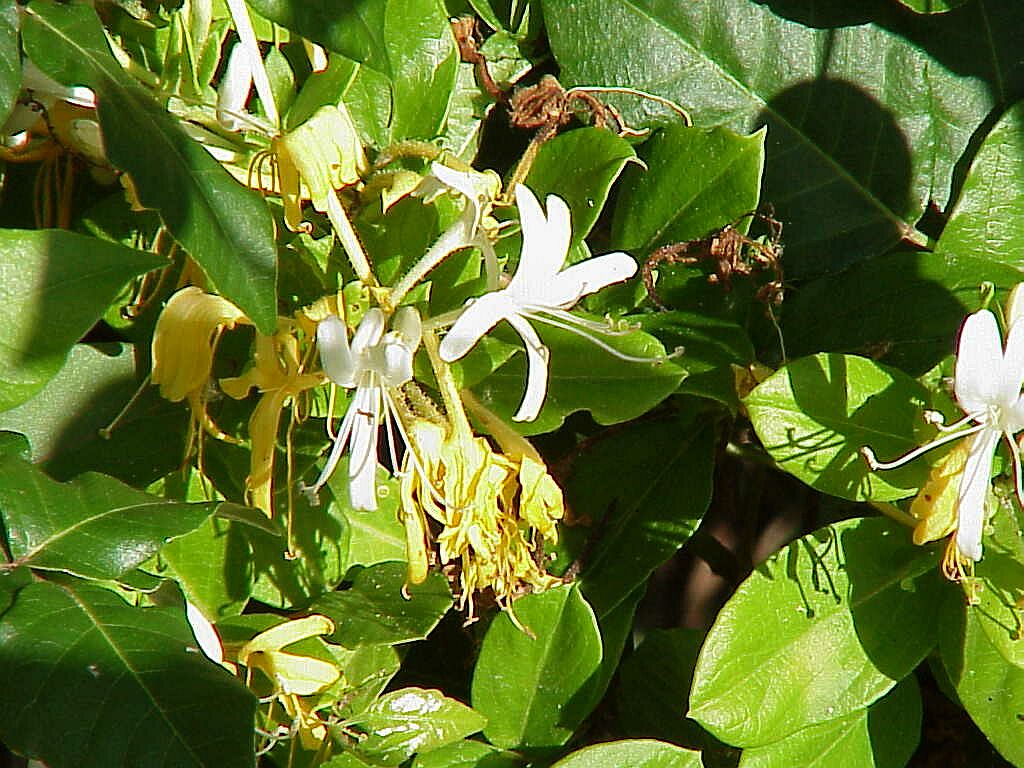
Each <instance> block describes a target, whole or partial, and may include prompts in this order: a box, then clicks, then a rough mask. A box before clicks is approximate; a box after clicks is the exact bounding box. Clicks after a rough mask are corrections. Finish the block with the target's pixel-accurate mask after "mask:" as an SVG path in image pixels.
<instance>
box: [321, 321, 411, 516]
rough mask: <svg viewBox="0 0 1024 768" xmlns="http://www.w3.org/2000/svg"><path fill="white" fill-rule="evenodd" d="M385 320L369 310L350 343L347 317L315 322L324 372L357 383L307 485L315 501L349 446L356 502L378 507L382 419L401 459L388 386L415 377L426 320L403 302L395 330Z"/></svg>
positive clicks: (343, 384)
mask: <svg viewBox="0 0 1024 768" xmlns="http://www.w3.org/2000/svg"><path fill="white" fill-rule="evenodd" d="M385 323H386V319H385V317H384V313H383V312H382V311H381V310H380V309H378V308H376V307H374V308H372V309H369V310H367V312H366V314H365V315H364V316H363V319H362V321H361V322H360V323H359V327H358V328H357V329H356V332H355V334H353V336H352V343H351V344H349V340H348V329H347V328H346V327H345V323H344V322H342V320H341V319H340V318H338V317H337V316H336V315H330V316H328V317H327V318H326V319H324V320H322V321H321V322H320V324H319V325H318V326H317V329H316V342H317V346H318V347H319V349H320V362H321V365H322V366H323V369H324V372H325V373H326V374H327V376H328V377H329V378H330V379H331V381H333V382H334V383H335V384H336V385H338V386H339V387H344V388H346V389H355V394H354V395H353V396H352V402H351V404H350V405H349V407H348V411H346V413H345V417H344V419H342V422H341V427H340V428H339V430H338V436H337V437H336V438H335V440H334V446H333V447H332V448H331V453H330V456H329V457H328V459H327V463H326V464H325V465H324V469H323V472H321V473H320V476H319V477H318V478H317V481H316V483H314V484H313V486H312V487H310V488H306V489H304V492H305V493H307V494H308V495H309V497H310V499H311V500H313V501H314V502H315V500H316V495H317V493H318V492H319V490H320V489H321V488H322V487H323V485H324V484H325V483H326V482H327V480H328V479H329V478H330V477H331V475H332V474H333V473H334V469H335V467H336V466H337V464H338V460H339V459H340V458H341V455H342V453H344V452H345V448H346V447H347V448H349V466H348V476H349V498H350V499H351V501H352V506H353V507H355V508H356V509H365V510H375V509H376V508H377V483H376V477H377V439H378V435H379V432H380V430H379V427H380V425H381V421H383V422H384V424H385V426H386V428H387V431H388V439H389V444H390V448H391V452H392V461H393V466H395V467H397V466H398V465H399V462H398V458H397V450H396V446H395V440H394V435H393V433H392V431H391V429H392V424H394V425H395V426H396V427H397V428H398V431H399V434H400V435H401V436H402V438H403V440H404V438H405V431H404V428H403V426H402V423H401V420H400V419H399V418H398V415H397V410H396V408H395V405H394V402H393V401H392V399H391V395H390V393H389V390H392V389H396V388H398V387H400V386H402V385H403V384H405V383H406V382H407V381H410V380H411V379H412V360H413V355H414V354H415V352H416V348H417V347H418V346H419V344H420V339H421V337H422V326H421V324H420V316H419V313H418V312H417V311H416V310H415V309H413V308H412V307H401V308H399V309H398V310H397V311H396V312H395V314H394V316H393V318H392V322H391V328H392V330H391V331H389V332H387V333H385V332H384V327H385Z"/></svg>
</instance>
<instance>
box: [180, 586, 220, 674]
mask: <svg viewBox="0 0 1024 768" xmlns="http://www.w3.org/2000/svg"><path fill="white" fill-rule="evenodd" d="M185 616H186V617H187V618H188V623H189V626H191V627H192V634H193V635H195V638H196V642H197V643H199V648H200V650H201V651H202V652H203V653H205V654H206V658H208V659H209V660H210V661H212V662H213V663H214V664H222V663H223V662H224V648H223V647H222V646H221V644H220V636H219V635H218V634H217V630H216V629H214V628H213V624H211V623H210V621H209V620H208V619H207V618H206V617H205V616H203V614H202V612H201V611H200V610H199V609H198V608H196V607H195V606H194V605H192V603H190V602H188V601H187V600H186V601H185Z"/></svg>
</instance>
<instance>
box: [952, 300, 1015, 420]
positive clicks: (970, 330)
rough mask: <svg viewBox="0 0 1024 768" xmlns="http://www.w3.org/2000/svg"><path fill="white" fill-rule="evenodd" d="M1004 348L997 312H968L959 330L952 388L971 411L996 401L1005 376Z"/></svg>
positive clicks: (964, 405) (961, 403) (961, 404)
mask: <svg viewBox="0 0 1024 768" xmlns="http://www.w3.org/2000/svg"><path fill="white" fill-rule="evenodd" d="M1002 368H1003V350H1002V343H1001V340H1000V338H999V326H998V325H997V324H996V318H995V315H993V314H992V313H991V312H989V311H988V310H987V309H982V310H980V311H978V312H975V313H974V314H973V315H969V316H968V317H967V319H966V320H965V321H964V325H963V328H962V329H961V330H960V343H959V346H958V349H957V355H956V368H955V369H954V373H953V375H954V384H953V389H954V391H955V392H956V399H957V401H958V402H959V403H960V407H962V408H963V409H964V410H965V411H967V412H968V413H978V412H980V411H984V410H985V408H987V407H988V406H989V405H994V404H995V403H996V398H997V397H998V394H999V388H1000V383H1001V379H1002V375H1001V372H1002Z"/></svg>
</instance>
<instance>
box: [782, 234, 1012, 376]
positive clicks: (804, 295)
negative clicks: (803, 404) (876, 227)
mask: <svg viewBox="0 0 1024 768" xmlns="http://www.w3.org/2000/svg"><path fill="white" fill-rule="evenodd" d="M947 231H948V230H947ZM969 252H971V251H970V250H969V249H966V248H965V249H963V251H962V253H960V254H958V253H953V252H949V251H947V252H943V253H923V252H900V253H888V254H885V255H884V256H879V257H877V258H872V259H868V260H866V261H863V262H861V263H859V264H855V265H854V266H852V267H850V268H849V269H847V270H845V271H843V272H840V273H839V274H837V275H828V276H825V277H822V278H820V279H818V280H814V281H812V282H810V283H808V284H806V285H803V286H801V287H800V290H798V291H793V293H792V294H791V295H789V296H787V297H786V301H785V303H784V304H783V305H782V334H783V337H784V338H785V340H786V351H787V353H788V354H790V355H791V356H793V357H801V356H804V355H810V354H814V353H815V352H825V351H827V352H849V353H854V354H861V355H865V356H867V357H872V358H875V359H877V360H881V361H883V362H884V363H886V364H887V365H893V366H896V367H897V368H900V369H902V370H904V371H906V372H908V373H911V374H913V375H920V374H922V373H924V372H925V371H927V370H928V369H930V368H931V367H932V366H934V365H935V364H936V363H937V362H939V360H941V359H942V358H944V357H946V355H948V354H950V353H951V352H952V351H953V342H954V339H955V338H956V335H957V331H958V330H959V328H960V324H961V323H962V322H963V320H964V317H965V316H966V315H967V314H968V313H970V312H974V311H976V310H977V309H978V307H979V303H980V299H981V293H980V290H979V288H980V286H981V283H982V282H985V281H987V282H991V283H992V284H993V285H995V286H996V289H997V299H998V300H1002V299H1004V298H1005V296H1006V294H1007V293H1008V292H1009V290H1010V289H1012V288H1013V286H1015V285H1016V284H1017V283H1018V282H1020V281H1021V278H1022V277H1024V275H1022V274H1021V272H1020V271H1019V270H1018V269H1016V268H1015V267H1012V266H1009V265H1004V264H998V263H995V262H992V261H989V260H988V259H985V258H976V257H974V256H969V255H965V254H967V253H969ZM910 308H912V311H908V309H910Z"/></svg>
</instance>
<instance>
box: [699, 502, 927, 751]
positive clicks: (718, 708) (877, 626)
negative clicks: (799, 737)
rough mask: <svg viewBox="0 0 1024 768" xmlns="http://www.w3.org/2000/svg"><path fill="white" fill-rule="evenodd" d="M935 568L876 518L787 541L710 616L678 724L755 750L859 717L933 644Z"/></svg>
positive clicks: (905, 535)
mask: <svg viewBox="0 0 1024 768" xmlns="http://www.w3.org/2000/svg"><path fill="white" fill-rule="evenodd" d="M937 565H938V552H937V550H936V548H934V547H932V548H928V549H925V548H921V547H915V546H914V545H913V544H912V543H911V541H910V534H909V531H907V530H906V529H904V528H901V527H898V526H897V525H896V524H895V523H892V522H891V521H889V520H887V519H884V518H868V519H859V520H847V521H844V522H842V523H839V524H838V525H835V526H831V527H829V528H824V529H821V530H820V531H818V532H817V533H816V534H814V535H811V536H806V537H804V538H803V539H800V540H798V541H796V542H795V543H793V544H792V545H790V546H789V547H788V548H787V549H785V550H783V551H782V552H780V553H779V554H777V555H775V556H774V557H773V558H772V559H770V560H769V561H768V562H767V563H765V564H764V565H763V566H761V567H759V568H758V569H757V570H756V571H755V572H754V573H753V574H752V575H751V576H750V577H749V578H748V579H747V580H746V581H745V582H744V583H743V584H742V585H741V586H740V588H739V590H737V592H736V593H735V594H734V595H733V596H732V597H731V598H730V599H729V602H728V603H726V605H725V607H724V608H723V609H722V611H721V612H720V613H719V614H718V618H717V619H716V620H715V623H714V626H712V628H711V631H710V632H709V633H708V637H707V640H706V641H705V642H704V647H703V648H702V649H701V653H700V658H699V659H698V661H697V667H696V669H695V671H694V676H693V689H692V691H691V693H690V713H689V716H690V717H692V718H694V719H695V720H697V721H698V722H699V723H701V724H702V725H703V726H704V727H705V728H707V729H708V730H709V731H711V732H712V733H713V734H714V735H715V736H717V737H718V738H720V739H722V740H723V741H725V742H727V743H729V744H733V745H736V746H742V747H757V746H762V745H765V744H770V743H772V742H775V741H778V740H779V739H780V738H783V737H785V736H787V735H789V734H791V733H794V732H796V731H798V730H800V729H801V728H806V727H807V726H811V725H815V724H818V723H823V722H826V721H829V720H834V719H836V718H839V717H843V716H845V715H848V714H850V713H852V712H855V711H856V710H859V709H864V708H865V707H867V706H868V705H870V704H872V703H873V702H875V701H876V700H877V699H879V698H881V696H883V695H884V694H885V693H886V692H887V691H889V690H890V689H891V688H892V687H893V686H894V685H895V684H896V683H897V682H898V681H900V680H902V679H903V678H904V677H906V676H907V675H908V674H909V673H910V672H911V670H913V668H914V667H916V666H917V665H918V663H920V661H921V660H922V659H923V658H924V657H925V655H926V654H927V653H928V651H929V650H930V649H931V648H932V646H933V645H934V644H935V642H936V630H937V620H938V616H937V611H936V607H937V606H938V605H939V600H940V597H941V596H942V589H943V588H944V587H945V586H946V585H945V584H943V582H942V579H941V577H940V576H939V573H938V569H937ZM893 617H899V632H894V630H893ZM755 628H756V629H755Z"/></svg>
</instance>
